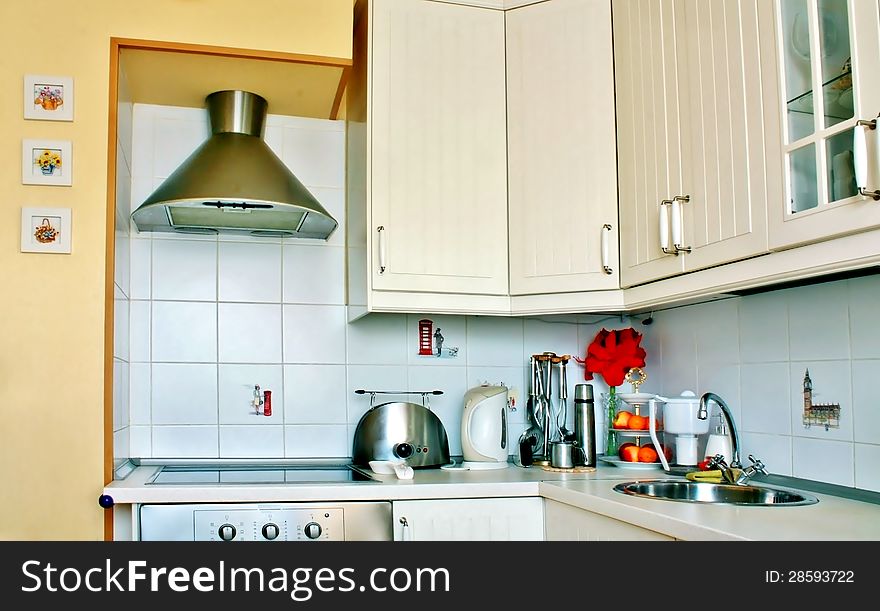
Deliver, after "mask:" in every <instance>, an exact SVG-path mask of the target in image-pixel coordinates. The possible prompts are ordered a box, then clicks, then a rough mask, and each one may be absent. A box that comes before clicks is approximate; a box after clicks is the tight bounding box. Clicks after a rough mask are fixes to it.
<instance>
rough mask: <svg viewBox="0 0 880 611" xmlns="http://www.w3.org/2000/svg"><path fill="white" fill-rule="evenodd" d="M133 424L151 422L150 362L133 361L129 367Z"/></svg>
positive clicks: (130, 408)
mask: <svg viewBox="0 0 880 611" xmlns="http://www.w3.org/2000/svg"><path fill="white" fill-rule="evenodd" d="M129 378H130V390H129V397H130V399H129V410H130V412H131V413H130V418H131V424H150V394H151V391H150V388H151V385H152V384H151V381H150V364H149V363H132V364H131V367H130V368H129Z"/></svg>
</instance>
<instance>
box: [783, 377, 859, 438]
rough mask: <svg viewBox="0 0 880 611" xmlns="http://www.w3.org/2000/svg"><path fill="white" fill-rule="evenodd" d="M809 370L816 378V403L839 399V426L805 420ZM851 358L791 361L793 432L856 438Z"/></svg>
mask: <svg viewBox="0 0 880 611" xmlns="http://www.w3.org/2000/svg"><path fill="white" fill-rule="evenodd" d="M806 369H809V370H810V379H811V380H812V381H813V403H814V404H816V403H838V404H839V405H840V406H841V409H840V426H839V427H838V428H829V429H828V430H827V431H826V430H825V427H824V426H817V425H811V426H810V427H806V426H804V424H803V416H804V371H805V370H806ZM851 375H852V374H851V373H850V362H849V361H816V362H812V363H810V362H806V363H805V362H793V363H792V364H791V381H790V382H789V385H790V389H791V390H790V392H791V432H792V435H797V436H798V437H815V438H817V439H836V440H838V441H852V440H853V401H852V393H851V388H850V384H851V383H850V381H851Z"/></svg>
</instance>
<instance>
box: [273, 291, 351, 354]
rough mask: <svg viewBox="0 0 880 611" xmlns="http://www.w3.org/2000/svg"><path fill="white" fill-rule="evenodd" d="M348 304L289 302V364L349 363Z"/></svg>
mask: <svg viewBox="0 0 880 611" xmlns="http://www.w3.org/2000/svg"><path fill="white" fill-rule="evenodd" d="M345 325H346V320H345V306H316V305H285V306H284V325H283V326H284V362H285V363H345Z"/></svg>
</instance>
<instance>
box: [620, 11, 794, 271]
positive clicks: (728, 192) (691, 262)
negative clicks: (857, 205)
mask: <svg viewBox="0 0 880 611" xmlns="http://www.w3.org/2000/svg"><path fill="white" fill-rule="evenodd" d="M612 8H613V13H614V21H613V23H614V36H615V62H616V68H617V71H616V76H617V113H618V156H619V167H620V174H619V179H620V183H619V190H620V217H621V242H622V244H623V248H622V249H621V257H622V261H621V263H622V272H621V274H622V285H623V286H634V285H637V284H642V283H645V282H650V281H652V280H656V279H659V278H664V277H670V276H675V275H678V274H681V273H685V272H691V271H695V270H699V269H705V268H708V267H712V266H716V265H720V264H724V263H729V262H732V261H737V260H741V259H745V258H748V257H751V256H754V255H758V254H762V253H765V252H767V251H768V240H767V222H766V206H767V201H768V200H769V201H776V200H777V199H778V198H779V197H781V180H780V179H781V167H780V166H779V154H778V151H779V120H778V112H776V111H774V108H775V107H776V106H777V104H778V102H777V100H778V92H777V88H776V85H775V84H776V82H777V73H776V67H775V62H774V61H773V57H774V53H775V51H774V50H775V40H776V35H775V30H774V16H773V7H772V5H770V4H769V3H766V2H760V0H743V1H741V2H701V1H700V0H613V2H612Z"/></svg>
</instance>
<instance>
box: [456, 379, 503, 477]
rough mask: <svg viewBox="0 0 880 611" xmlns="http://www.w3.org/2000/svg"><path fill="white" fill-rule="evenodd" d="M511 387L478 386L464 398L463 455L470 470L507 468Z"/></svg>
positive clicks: (462, 418)
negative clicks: (508, 401) (508, 406)
mask: <svg viewBox="0 0 880 611" xmlns="http://www.w3.org/2000/svg"><path fill="white" fill-rule="evenodd" d="M507 391H508V389H507V387H506V386H489V385H486V386H477V387H475V388H471V389H470V390H469V391H467V392H466V393H465V395H464V413H463V414H462V416H461V453H462V458H463V459H464V462H463V463H462V465H461V466H462V467H464V468H467V469H475V470H476V469H504V468H506V467H508V466H509V464H508V462H507V455H508V453H509V452H508V447H507Z"/></svg>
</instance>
